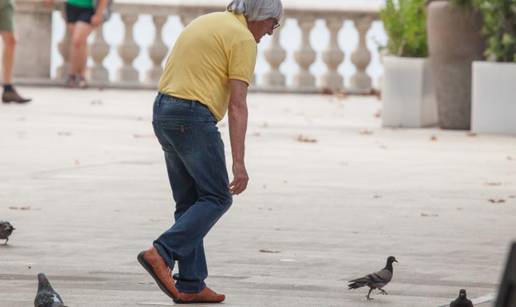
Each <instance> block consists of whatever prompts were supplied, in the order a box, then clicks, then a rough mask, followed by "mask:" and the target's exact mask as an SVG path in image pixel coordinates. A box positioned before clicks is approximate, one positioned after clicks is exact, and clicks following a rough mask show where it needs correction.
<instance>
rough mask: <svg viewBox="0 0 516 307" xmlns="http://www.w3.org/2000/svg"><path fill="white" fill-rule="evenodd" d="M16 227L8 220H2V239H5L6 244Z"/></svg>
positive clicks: (0, 222)
mask: <svg viewBox="0 0 516 307" xmlns="http://www.w3.org/2000/svg"><path fill="white" fill-rule="evenodd" d="M13 230H14V227H13V225H11V223H9V222H7V221H0V240H5V243H4V245H7V241H9V236H10V235H11V234H12V233H13Z"/></svg>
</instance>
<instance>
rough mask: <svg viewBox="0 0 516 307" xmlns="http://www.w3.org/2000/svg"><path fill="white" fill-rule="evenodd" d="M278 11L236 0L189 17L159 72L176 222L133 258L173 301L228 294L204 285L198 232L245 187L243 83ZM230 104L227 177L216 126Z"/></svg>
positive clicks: (160, 127) (275, 1)
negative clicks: (230, 161)
mask: <svg viewBox="0 0 516 307" xmlns="http://www.w3.org/2000/svg"><path fill="white" fill-rule="evenodd" d="M282 12H283V8H282V4H281V1H280V0H234V1H232V2H231V3H230V4H229V5H228V7H227V11H226V12H217V13H211V14H207V15H204V16H201V17H199V18H197V19H195V20H193V21H192V22H191V23H190V24H189V25H188V26H187V27H186V28H185V29H184V30H183V32H182V33H181V35H180V36H179V38H178V39H177V41H176V43H175V46H174V48H173V50H172V53H171V54H170V56H169V58H168V60H167V64H166V66H165V69H164V72H163V75H162V76H161V80H160V83H159V94H158V95H157V97H156V99H155V102H154V116H153V126H154V131H155V134H156V136H157V138H158V141H159V142H160V144H161V146H162V148H163V151H164V152H165V161H166V167H167V171H168V178H169V181H170V185H171V188H172V194H173V197H174V200H175V203H176V207H175V212H174V217H175V224H174V225H172V227H171V228H170V229H168V230H167V231H165V232H164V233H163V234H162V235H161V236H160V237H158V238H157V239H156V240H155V241H154V243H153V245H152V246H151V247H150V248H149V249H147V250H146V251H143V252H141V253H140V254H139V255H138V261H139V262H140V263H141V264H142V266H143V267H144V268H145V269H146V270H147V271H148V272H149V274H150V275H151V276H152V277H153V278H154V280H155V281H156V283H157V284H158V286H159V287H160V289H161V290H162V291H163V292H165V294H167V295H168V296H170V297H171V298H172V299H173V300H174V301H175V302H176V303H219V302H222V301H223V300H224V299H225V296H224V295H223V294H217V293H216V292H214V291H212V290H211V289H209V288H208V287H206V284H205V283H204V280H205V279H206V277H207V276H208V270H207V265H206V259H205V254H204V247H203V238H204V237H205V236H206V234H207V233H208V232H209V230H210V229H211V228H212V227H213V225H214V224H215V223H216V222H217V221H218V219H219V218H220V217H221V216H222V215H223V214H224V213H225V212H226V211H227V210H228V208H229V207H230V205H231V203H232V195H238V194H240V193H242V192H243V191H244V190H245V189H246V187H247V182H248V180H249V178H248V175H247V171H246V167H245V163H244V141H245V134H246V130H247V104H246V96H247V87H248V86H249V84H250V83H251V79H252V77H253V73H254V66H255V63H256V54H257V43H259V42H260V39H261V38H262V37H263V36H264V35H265V34H269V35H272V32H273V30H274V29H275V28H277V27H278V26H279V23H278V22H279V20H280V18H281V15H282ZM228 110H229V112H228V113H229V115H228V117H229V134H230V140H231V152H232V158H233V166H232V170H233V176H234V179H233V180H232V181H231V183H230V182H229V180H228V174H227V170H226V163H225V157H224V144H223V143H222V140H221V137H220V133H219V131H218V128H217V126H216V124H217V122H218V121H220V120H221V119H222V118H223V117H224V115H225V114H226V112H227V111H228ZM176 261H177V262H178V267H179V273H178V274H174V279H176V280H177V282H176V283H175V284H174V281H173V280H172V277H171V271H172V270H173V268H174V264H175V262H176Z"/></svg>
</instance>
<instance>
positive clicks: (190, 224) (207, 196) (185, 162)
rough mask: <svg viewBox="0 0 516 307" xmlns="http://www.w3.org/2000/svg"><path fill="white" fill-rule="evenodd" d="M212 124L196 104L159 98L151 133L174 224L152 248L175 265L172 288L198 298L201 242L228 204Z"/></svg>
mask: <svg viewBox="0 0 516 307" xmlns="http://www.w3.org/2000/svg"><path fill="white" fill-rule="evenodd" d="M216 123H217V121H216V120H215V117H213V115H212V114H211V112H210V111H209V110H208V108H207V107H206V106H204V105H202V104H201V103H199V102H196V101H191V100H185V99H180V98H176V97H172V96H168V95H164V94H161V93H160V94H158V96H157V97H156V100H155V102H154V110H153V121H152V124H153V126H154V132H155V134H156V137H157V138H158V141H159V142H160V144H161V146H162V148H163V151H164V152H165V162H166V165H167V172H168V178H169V181H170V186H171V187H172V194H173V197H174V200H175V203H176V209H175V212H174V218H175V223H174V224H173V225H172V227H170V229H168V230H167V231H165V232H164V233H163V234H162V235H161V236H160V237H159V238H158V239H157V240H155V241H154V247H155V248H156V249H157V251H158V253H159V254H160V255H161V256H162V257H163V259H164V260H165V262H166V263H167V265H168V266H169V267H170V269H173V268H174V262H175V261H177V262H178V266H179V274H178V275H176V276H174V277H175V278H176V279H177V282H176V287H177V289H178V290H179V291H182V292H188V293H195V292H199V291H201V290H202V289H204V287H206V284H205V283H204V280H205V279H206V277H207V276H208V268H207V265H206V258H205V255H204V247H203V238H204V236H205V235H206V234H207V233H208V231H209V230H210V229H211V227H213V225H214V224H215V223H216V222H217V221H218V219H219V218H220V217H221V216H222V215H223V214H224V213H225V212H226V211H227V210H228V209H229V207H230V206H231V203H232V197H231V193H230V192H229V188H228V186H229V180H228V173H227V170H226V161H225V156H224V143H223V142H222V139H221V138H220V133H219V131H218V128H217V126H216Z"/></svg>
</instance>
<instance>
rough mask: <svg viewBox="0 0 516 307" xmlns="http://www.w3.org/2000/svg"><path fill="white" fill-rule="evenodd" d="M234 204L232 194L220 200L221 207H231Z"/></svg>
mask: <svg viewBox="0 0 516 307" xmlns="http://www.w3.org/2000/svg"><path fill="white" fill-rule="evenodd" d="M232 203H233V196H231V194H230V193H228V194H227V195H225V196H223V197H221V198H220V205H221V206H222V207H224V208H226V209H227V208H229V207H231V204H232Z"/></svg>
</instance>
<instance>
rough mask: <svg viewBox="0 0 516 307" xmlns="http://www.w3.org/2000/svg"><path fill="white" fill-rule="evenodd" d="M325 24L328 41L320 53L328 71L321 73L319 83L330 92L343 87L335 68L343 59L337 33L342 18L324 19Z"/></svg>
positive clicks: (340, 77) (341, 79)
mask: <svg viewBox="0 0 516 307" xmlns="http://www.w3.org/2000/svg"><path fill="white" fill-rule="evenodd" d="M326 26H327V27H328V30H330V41H329V43H328V48H326V50H325V51H323V53H322V59H323V62H324V63H325V64H326V66H328V71H327V72H326V73H325V74H323V75H322V77H321V84H322V87H323V89H327V90H330V91H332V92H336V91H340V90H342V89H343V88H344V86H343V80H344V79H343V78H342V76H341V75H340V74H339V73H338V71H337V68H338V67H339V65H340V63H342V61H343V60H344V52H342V50H341V49H340V47H339V42H338V34H339V30H340V28H341V27H342V19H340V18H328V19H326Z"/></svg>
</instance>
